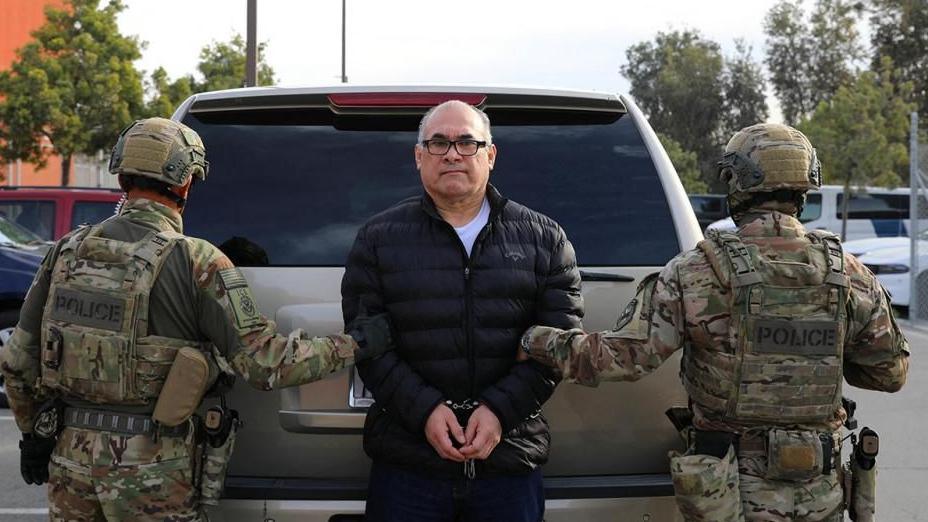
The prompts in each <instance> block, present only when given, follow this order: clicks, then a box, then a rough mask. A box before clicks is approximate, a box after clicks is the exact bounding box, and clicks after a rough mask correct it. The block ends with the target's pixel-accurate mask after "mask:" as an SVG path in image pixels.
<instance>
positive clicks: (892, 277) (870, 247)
mask: <svg viewBox="0 0 928 522" xmlns="http://www.w3.org/2000/svg"><path fill="white" fill-rule="evenodd" d="M844 249H845V251H847V252H849V253H851V254H854V255H855V256H857V258H858V259H860V262H861V263H863V264H864V265H866V266H867V267H868V268H869V269H870V271H871V272H873V273H874V274H876V277H877V279H879V280H880V283H881V284H882V285H883V287H884V288H886V290H888V291H889V293H890V296H891V298H892V299H891V301H892V304H893V306H899V307H903V308H908V307H909V305H910V297H911V286H910V284H911V278H912V273H911V271H912V269H911V265H912V262H911V261H912V240H911V239H910V238H908V237H878V238H871V239H860V240H857V241H848V242H846V243H845V244H844ZM918 253H919V256H918V274H917V275H916V276H915V277H917V279H916V285H918V286H919V287H920V288H924V289H925V292H924V295H925V296H926V297H923V299H925V298H928V230H926V231H923V232H921V234H920V235H919V241H918ZM921 305H923V306H922V309H923V310H924V309H926V307H928V302H926V303H921Z"/></svg>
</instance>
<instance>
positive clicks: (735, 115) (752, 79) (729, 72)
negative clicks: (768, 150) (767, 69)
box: [721, 40, 767, 139]
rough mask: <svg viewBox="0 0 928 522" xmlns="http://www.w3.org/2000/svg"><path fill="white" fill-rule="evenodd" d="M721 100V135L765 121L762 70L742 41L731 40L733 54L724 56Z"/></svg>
mask: <svg viewBox="0 0 928 522" xmlns="http://www.w3.org/2000/svg"><path fill="white" fill-rule="evenodd" d="M722 84H723V86H724V87H723V89H724V94H725V96H724V98H725V102H724V105H723V110H722V122H721V125H722V133H721V134H722V137H723V139H724V138H725V137H728V136H731V135H732V134H734V133H735V132H737V131H739V130H741V129H743V128H745V127H747V126H749V125H754V124H755V123H760V122H763V121H766V120H767V97H766V96H765V95H764V86H765V82H764V73H763V71H762V70H761V68H760V66H759V65H758V64H757V63H755V62H754V60H753V59H752V58H751V48H750V47H749V46H748V45H746V44H745V43H744V40H735V55H734V56H731V57H728V58H726V60H725V74H724V77H723V79H722Z"/></svg>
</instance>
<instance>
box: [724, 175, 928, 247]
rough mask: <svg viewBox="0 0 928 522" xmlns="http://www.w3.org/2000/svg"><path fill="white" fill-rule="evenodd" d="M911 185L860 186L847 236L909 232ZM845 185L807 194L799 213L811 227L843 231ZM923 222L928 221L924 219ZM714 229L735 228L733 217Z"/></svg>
mask: <svg viewBox="0 0 928 522" xmlns="http://www.w3.org/2000/svg"><path fill="white" fill-rule="evenodd" d="M909 193H910V190H909V189H908V188H895V189H886V188H880V187H859V188H858V189H857V190H855V191H854V192H852V193H851V197H850V198H849V199H848V219H847V233H846V236H845V237H846V238H847V239H849V240H850V239H864V238H868V237H895V236H908V235H909V232H908V230H909ZM843 199H844V188H843V187H841V186H840V185H824V186H822V187H821V188H820V189H819V190H816V191H811V192H809V193H808V195H807V196H806V205H805V208H803V209H802V214H801V215H800V216H799V221H801V222H802V223H803V224H804V225H805V227H806V229H808V230H828V231H829V232H833V233H835V234H840V233H841V221H842V219H841V218H842V215H843V214H842V208H843ZM922 223H923V226H922V228H925V225H928V221H925V220H922ZM708 228H710V229H720V230H734V229H735V228H736V227H735V223H734V221H732V219H731V218H730V217H729V218H725V219H721V220H719V221H716V222H715V223H712V224H711V225H709V227H708Z"/></svg>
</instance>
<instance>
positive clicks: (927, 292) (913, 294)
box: [896, 113, 928, 326]
mask: <svg viewBox="0 0 928 522" xmlns="http://www.w3.org/2000/svg"><path fill="white" fill-rule="evenodd" d="M918 128H919V121H918V114H917V113H912V122H911V136H910V140H909V150H910V155H909V160H910V167H909V175H910V177H911V180H910V181H911V183H910V186H911V189H912V193H911V201H910V204H909V213H910V216H911V218H912V219H910V221H909V223H910V226H909V229H910V233H909V238H910V243H909V245H910V252H909V254H910V255H909V259H908V263H907V264H908V265H909V271H908V274H909V289H908V290H909V291H908V292H905V293H906V294H908V303H907V304H908V308H909V319H910V320H911V321H912V323H913V324H920V325H922V326H928V200H926V195H928V177H926V172H928V143H926V142H925V141H924V140H919V138H920V137H922V138H924V136H920V134H919V132H918ZM900 297H901V296H900ZM896 301H898V300H896ZM897 304H903V305H904V304H906V303H897Z"/></svg>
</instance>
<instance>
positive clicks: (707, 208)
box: [689, 194, 728, 230]
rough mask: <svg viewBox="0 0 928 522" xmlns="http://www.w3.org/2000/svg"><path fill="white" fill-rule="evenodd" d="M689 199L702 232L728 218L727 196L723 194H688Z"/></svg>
mask: <svg viewBox="0 0 928 522" xmlns="http://www.w3.org/2000/svg"><path fill="white" fill-rule="evenodd" d="M689 199H690V205H692V207H693V212H694V213H695V214H696V221H698V222H699V228H700V229H702V230H705V229H706V227H708V226H709V225H710V224H712V223H714V222H716V221H718V220H720V219H725V218H726V217H728V196H726V195H725V194H690V195H689Z"/></svg>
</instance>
